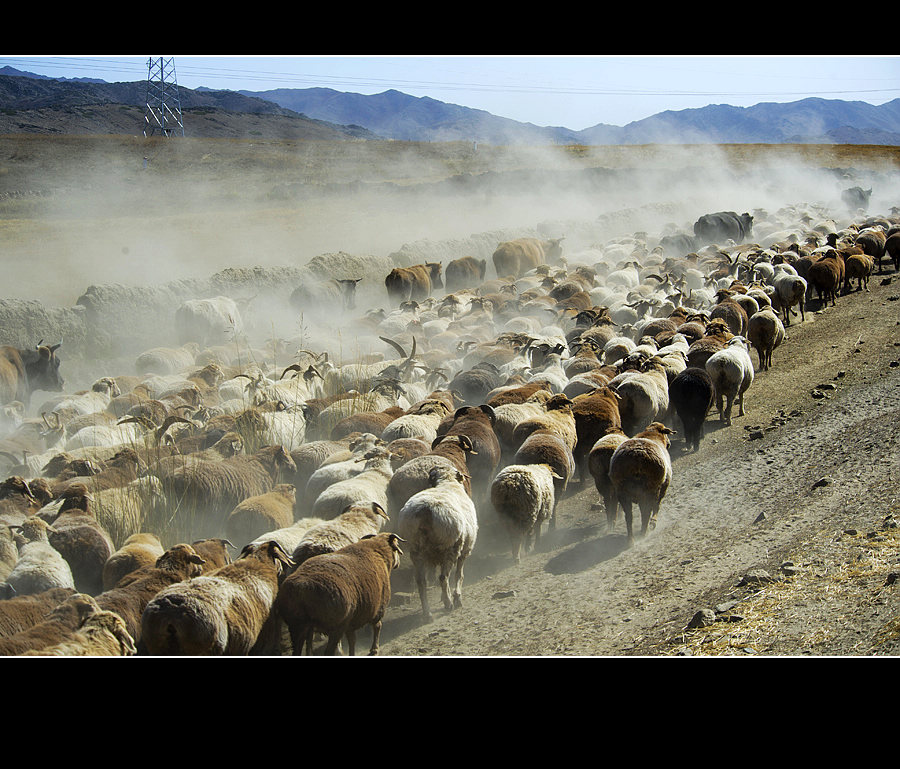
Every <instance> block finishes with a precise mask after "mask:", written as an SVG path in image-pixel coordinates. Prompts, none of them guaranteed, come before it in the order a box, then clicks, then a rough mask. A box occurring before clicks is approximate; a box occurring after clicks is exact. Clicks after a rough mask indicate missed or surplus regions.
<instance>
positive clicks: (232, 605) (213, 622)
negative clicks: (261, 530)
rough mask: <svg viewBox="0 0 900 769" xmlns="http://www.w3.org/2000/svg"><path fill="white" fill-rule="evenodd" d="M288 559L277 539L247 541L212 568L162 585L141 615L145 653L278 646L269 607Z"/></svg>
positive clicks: (258, 650) (239, 651)
mask: <svg viewBox="0 0 900 769" xmlns="http://www.w3.org/2000/svg"><path fill="white" fill-rule="evenodd" d="M292 568H293V562H292V561H291V560H290V557H289V556H288V555H287V553H285V552H284V551H283V550H282V549H281V547H280V546H279V545H278V544H277V543H276V542H266V543H263V544H261V545H246V546H245V547H244V549H243V550H242V551H241V555H240V557H239V558H238V559H237V560H236V561H235V562H234V563H230V564H228V565H227V566H223V567H222V568H221V569H217V570H216V571H214V572H213V573H211V574H208V575H204V576H200V577H194V578H192V579H190V580H188V581H187V582H183V583H176V584H174V585H171V586H169V587H166V588H163V589H162V590H160V592H159V593H157V594H156V596H154V598H153V599H151V600H150V602H149V603H148V604H147V608H146V609H144V613H143V614H142V615H141V638H142V640H143V642H144V644H145V646H146V648H147V652H148V654H150V655H194V656H218V655H243V656H246V655H248V654H249V655H256V654H269V653H272V652H273V651H275V650H276V649H277V645H278V637H279V634H280V632H279V631H280V623H279V622H277V618H276V617H275V615H274V614H273V612H272V607H273V604H274V602H275V596H276V595H277V594H278V588H279V583H280V581H281V578H282V574H284V573H285V572H286V571H290V570H291V569H292Z"/></svg>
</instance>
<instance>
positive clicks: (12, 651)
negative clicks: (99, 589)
mask: <svg viewBox="0 0 900 769" xmlns="http://www.w3.org/2000/svg"><path fill="white" fill-rule="evenodd" d="M99 610H100V607H99V606H98V605H97V602H96V601H95V600H94V599H93V598H92V597H91V596H89V595H87V594H86V593H74V594H73V595H71V596H69V597H68V598H66V599H65V600H64V601H62V602H61V603H59V604H57V605H56V606H55V607H54V608H53V609H52V610H51V611H50V612H49V613H48V614H47V615H46V616H45V617H44V618H43V619H42V620H41V621H40V622H37V623H35V624H34V625H31V626H30V627H28V628H26V629H23V630H21V631H19V632H18V633H15V634H13V635H10V636H8V637H6V638H0V656H4V657H11V656H14V655H18V654H25V653H26V652H28V651H32V650H40V649H43V648H45V647H48V646H53V645H54V644H56V643H59V642H60V641H62V640H64V639H65V638H66V637H67V636H68V635H69V634H71V633H72V632H74V631H75V630H76V629H77V628H78V626H79V625H80V624H81V622H82V621H83V620H84V619H86V618H87V617H89V616H90V615H91V614H94V613H96V612H97V611H99Z"/></svg>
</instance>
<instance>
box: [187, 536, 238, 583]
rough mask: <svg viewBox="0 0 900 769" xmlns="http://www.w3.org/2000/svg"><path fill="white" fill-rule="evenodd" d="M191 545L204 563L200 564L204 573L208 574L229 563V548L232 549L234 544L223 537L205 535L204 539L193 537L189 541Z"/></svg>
mask: <svg viewBox="0 0 900 769" xmlns="http://www.w3.org/2000/svg"><path fill="white" fill-rule="evenodd" d="M191 547H192V548H194V552H195V553H197V555H199V556H200V557H201V558H202V559H203V560H204V561H206V563H203V564H201V567H202V571H203V573H204V574H209V573H210V572H212V571H215V570H216V569H221V568H222V567H223V566H227V565H228V564H229V563H231V553H230V552H229V548H230V549H234V545H233V544H232V543H231V541H230V540H227V539H225V537H207V538H206V539H195V540H194V541H193V542H191Z"/></svg>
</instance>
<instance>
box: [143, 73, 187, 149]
mask: <svg viewBox="0 0 900 769" xmlns="http://www.w3.org/2000/svg"><path fill="white" fill-rule="evenodd" d="M157 133H159V134H162V135H163V136H173V135H175V136H177V135H181V136H184V124H183V123H182V120H181V101H180V100H179V98H178V83H177V81H176V79H175V59H174V58H168V59H166V58H163V57H162V56H160V57H158V58H155V59H154V58H153V57H151V58H149V59H147V107H146V109H145V111H144V136H153V135H154V134H157Z"/></svg>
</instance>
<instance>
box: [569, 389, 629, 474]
mask: <svg viewBox="0 0 900 769" xmlns="http://www.w3.org/2000/svg"><path fill="white" fill-rule="evenodd" d="M621 399H622V398H621V396H620V395H619V394H618V393H617V392H616V391H615V390H613V389H611V388H610V387H606V386H603V387H598V388H597V389H595V390H592V391H591V392H589V393H585V394H583V395H577V396H575V398H573V399H572V414H573V415H574V416H575V431H576V435H577V441H576V443H575V449H574V450H573V452H572V456H573V457H574V459H575V465H576V467H577V468H578V480H579V481H581V482H584V479H585V477H586V476H585V466H586V462H587V457H588V455H589V453H590V451H591V449H592V448H593V446H594V444H595V443H596V442H597V441H598V440H599V439H600V438H601V437H602V436H604V435H606V434H607V433H608V432H609V431H610V430H611V429H614V428H621V427H622V416H621V414H620V413H619V402H620V401H621Z"/></svg>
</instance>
